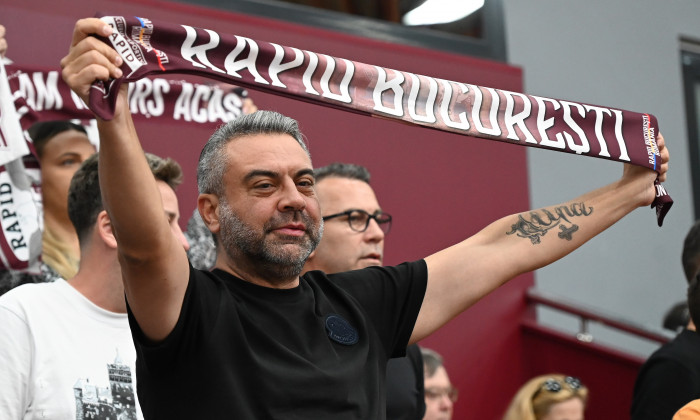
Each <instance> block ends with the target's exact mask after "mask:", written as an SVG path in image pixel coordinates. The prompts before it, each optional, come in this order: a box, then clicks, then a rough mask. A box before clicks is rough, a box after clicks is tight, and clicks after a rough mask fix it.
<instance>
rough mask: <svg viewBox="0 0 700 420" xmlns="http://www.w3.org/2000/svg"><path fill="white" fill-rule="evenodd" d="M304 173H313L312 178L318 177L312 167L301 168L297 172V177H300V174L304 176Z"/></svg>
mask: <svg viewBox="0 0 700 420" xmlns="http://www.w3.org/2000/svg"><path fill="white" fill-rule="evenodd" d="M304 175H311V178H314V179H316V177H315V176H314V170H313V169H311V168H308V169H301V170H299V171H297V173H296V177H297V178H299V177H300V176H304Z"/></svg>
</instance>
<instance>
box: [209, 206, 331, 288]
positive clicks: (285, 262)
mask: <svg viewBox="0 0 700 420" xmlns="http://www.w3.org/2000/svg"><path fill="white" fill-rule="evenodd" d="M292 220H294V221H301V222H303V223H304V225H305V226H306V234H305V235H303V236H301V237H290V238H286V239H280V238H276V237H274V236H273V235H270V232H271V231H272V230H273V229H275V228H276V227H279V226H282V225H284V224H286V223H288V222H291V221H292ZM219 223H220V225H221V229H220V230H219V240H220V242H221V245H222V246H223V249H224V251H225V252H226V255H227V256H228V257H229V258H230V260H231V261H232V262H234V263H236V262H238V263H241V262H243V263H244V264H245V265H250V268H251V269H253V270H254V271H255V273H257V274H258V275H260V276H261V277H262V278H264V279H265V280H266V281H269V282H270V283H281V282H285V281H288V280H289V279H290V278H295V277H298V276H299V274H300V273H301V271H302V269H303V268H304V264H305V263H306V260H307V258H309V255H311V253H312V252H313V250H314V249H316V247H317V246H318V243H319V242H320V241H321V235H322V234H323V220H320V221H319V222H318V223H315V222H314V221H313V220H311V218H310V217H309V215H308V214H307V213H305V212H289V213H285V214H281V215H279V216H277V217H275V218H273V219H271V220H269V221H267V222H266V223H265V225H264V226H263V229H262V231H259V230H257V229H255V228H253V227H252V226H250V225H248V224H246V223H245V222H244V221H243V220H241V218H240V217H238V215H237V214H235V213H234V211H233V209H231V207H230V206H229V205H228V202H226V201H225V200H223V199H222V200H221V201H220V202H219ZM285 244H297V245H298V247H297V249H298V250H288V249H285V247H284V245H285Z"/></svg>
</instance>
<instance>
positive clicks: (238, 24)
mask: <svg viewBox="0 0 700 420" xmlns="http://www.w3.org/2000/svg"><path fill="white" fill-rule="evenodd" d="M0 10H1V12H0V23H2V24H3V25H5V26H6V27H7V30H8V34H7V39H8V42H9V51H8V56H9V57H10V58H12V59H13V60H14V61H15V62H16V63H18V64H22V65H28V66H29V65H34V66H40V67H47V66H52V65H56V66H58V62H59V60H60V58H61V57H62V56H63V55H64V54H65V53H66V52H67V50H68V46H69V43H70V39H71V33H72V27H73V24H74V22H75V20H77V19H78V18H80V17H86V16H92V15H94V13H95V12H97V11H100V12H103V13H108V14H127V15H138V16H143V17H148V18H151V19H155V20H167V21H171V22H175V23H183V24H188V25H192V26H200V27H205V28H210V29H214V30H218V31H221V32H229V33H235V34H239V35H245V36H247V37H251V38H253V39H260V40H265V41H271V42H276V43H279V44H282V45H289V46H294V47H298V48H302V49H307V50H311V51H314V52H318V53H325V54H330V55H333V56H336V57H342V58H348V59H351V60H356V61H361V62H366V63H371V64H377V65H380V66H385V67H390V68H395V69H400V70H405V71H410V72H413V73H418V74H425V75H429V76H435V77H440V78H444V79H448V80H456V81H461V82H469V83H474V84H477V85H482V86H489V87H494V88H500V89H507V90H513V91H522V74H521V71H520V69H518V68H515V67H512V66H508V65H505V64H502V63H496V62H490V61H485V60H479V59H473V58H470V57H466V56H458V55H454V54H447V53H441V52H433V51H429V50H425V49H418V48H413V47H406V46H400V45H391V44H386V43H382V42H376V41H372V40H369V39H364V38H359V37H353V36H349V35H344V34H338V33H333V32H328V31H323V30H319V29H314V28H309V27H304V26H299V25H293V24H289V23H285V22H280V21H273V20H268V19H261V18H256V17H250V16H244V15H238V14H232V13H227V12H221V11H213V10H210V9H204V8H199V7H193V6H184V5H182V4H178V3H167V2H156V1H145V2H144V1H142V2H139V3H138V4H137V3H136V2H129V1H120V2H117V1H107V0H89V1H88V0H71V1H68V0H54V1H51V2H46V1H40V0H23V2H22V4H21V5H20V3H19V2H18V1H14V0H12V1H8V0H0ZM251 97H252V98H253V99H254V100H255V102H256V104H257V105H258V107H259V108H262V109H274V110H277V111H280V112H282V113H284V114H287V115H289V116H292V117H294V118H296V119H298V120H299V121H300V123H301V127H302V130H303V131H304V132H305V134H306V136H307V137H308V141H309V145H310V149H311V152H312V154H313V157H314V164H315V165H316V166H320V165H325V164H328V163H330V162H332V161H346V162H354V163H359V164H362V165H365V166H367V167H368V168H369V169H370V171H371V172H372V175H373V186H374V188H375V190H376V192H377V195H378V197H379V200H380V203H381V205H382V207H383V208H384V209H385V210H386V211H387V212H390V213H391V214H392V215H393V216H394V221H395V222H394V227H393V228H392V232H391V233H390V235H389V237H388V238H387V243H386V262H387V263H389V264H394V263H399V262H401V261H404V260H411V259H418V258H421V257H424V256H427V255H429V254H430V253H433V252H435V251H437V250H440V249H442V248H445V247H447V246H449V245H451V244H453V243H456V242H458V241H460V240H462V239H464V238H466V237H468V236H470V235H472V234H473V233H475V232H477V231H478V230H479V229H481V228H482V227H484V226H485V225H486V224H488V223H489V222H490V221H493V220H495V219H497V218H499V217H501V216H504V215H507V214H510V213H514V212H518V211H522V210H525V209H527V208H528V187H527V171H526V161H525V150H524V148H521V147H511V146H509V145H505V144H501V143H494V142H489V141H484V140H476V139H472V138H468V137H463V136H458V135H455V134H447V133H440V132H436V131H432V130H428V129H424V128H415V127H410V126H407V125H403V124H398V123H395V122H389V121H385V120H381V119H378V118H368V117H364V116H359V115H355V114H352V113H347V112H344V111H339V110H332V109H329V108H324V107H321V106H318V105H312V104H308V103H304V102H298V101H293V100H290V99H285V98H281V97H277V96H272V95H268V94H262V93H258V92H251ZM138 130H139V133H140V136H141V139H142V142H143V144H144V148H145V149H146V150H147V151H150V152H154V153H157V154H160V155H163V156H171V157H173V158H175V159H176V160H177V161H179V162H180V163H181V164H182V166H183V168H184V169H185V174H186V180H185V183H184V184H183V185H182V187H181V188H180V190H179V192H178V196H179V198H180V207H181V212H182V214H183V218H184V220H183V224H184V222H185V221H186V219H187V218H188V217H189V215H190V214H191V212H192V210H193V209H194V206H195V198H196V186H195V167H196V162H197V158H198V156H199V150H200V148H201V146H202V145H203V144H204V142H205V141H206V139H207V138H208V135H209V134H210V132H211V128H202V127H195V126H192V127H183V126H182V125H177V126H176V127H168V126H165V125H158V124H154V123H140V124H139V126H138ZM465 281H469V279H465ZM532 281H533V280H532V275H531V274H528V275H525V276H522V277H521V278H519V279H516V280H515V281H513V282H511V283H510V284H508V285H506V286H504V287H502V288H501V289H499V290H498V291H497V292H496V293H494V294H492V295H491V296H489V297H488V298H486V299H484V300H483V301H482V302H480V303H479V304H477V305H475V306H474V307H473V308H472V309H470V310H469V311H467V312H466V313H464V314H463V315H461V316H460V317H458V318H457V319H455V320H454V321H452V322H451V323H450V324H448V325H447V326H445V327H444V328H442V329H441V330H440V331H439V332H438V333H436V334H434V335H433V336H432V337H430V338H428V339H426V340H425V341H424V342H423V343H421V344H423V345H426V346H429V347H432V348H434V349H435V350H437V351H439V352H440V353H442V354H443V355H444V357H445V359H446V364H447V367H448V370H449V372H450V375H451V377H452V379H453V382H454V383H455V384H456V385H457V386H458V387H459V388H460V390H461V395H460V400H459V401H458V403H457V408H456V413H455V418H458V419H461V418H475V419H476V418H478V419H492V418H497V417H498V416H499V415H500V414H501V413H502V411H503V409H504V408H505V405H506V404H507V402H508V401H509V400H510V397H511V395H512V394H511V393H510V390H514V389H516V388H517V386H519V384H520V383H521V378H522V376H523V375H522V374H521V373H520V369H521V364H520V355H519V349H520V347H521V344H522V337H521V335H520V333H519V317H520V314H522V313H523V311H524V309H525V304H524V299H523V295H524V290H525V289H526V288H527V287H529V286H530V285H531V284H532Z"/></svg>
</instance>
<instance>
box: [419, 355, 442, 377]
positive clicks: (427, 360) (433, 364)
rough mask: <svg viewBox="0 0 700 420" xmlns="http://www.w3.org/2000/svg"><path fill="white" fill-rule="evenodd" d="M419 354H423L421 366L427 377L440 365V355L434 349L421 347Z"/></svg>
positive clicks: (433, 373)
mask: <svg viewBox="0 0 700 420" xmlns="http://www.w3.org/2000/svg"><path fill="white" fill-rule="evenodd" d="M420 354H421V356H423V368H424V369H425V373H426V374H427V375H426V376H427V377H428V378H430V377H432V376H433V375H435V371H437V370H438V368H439V367H440V366H442V363H443V362H442V356H440V354H439V353H438V352H436V351H435V350H431V349H428V348H424V347H421V348H420Z"/></svg>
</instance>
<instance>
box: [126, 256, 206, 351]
mask: <svg viewBox="0 0 700 420" xmlns="http://www.w3.org/2000/svg"><path fill="white" fill-rule="evenodd" d="M189 270H190V273H189V279H188V281H187V289H185V296H183V299H182V307H181V308H180V315H179V316H178V318H177V322H176V323H175V326H174V327H173V329H172V331H170V333H169V334H168V335H167V336H166V337H165V338H164V339H163V340H160V341H153V340H151V339H150V338H148V337H146V334H144V333H143V330H141V326H140V325H139V324H138V321H137V320H136V318H135V317H134V314H133V313H132V312H131V308H130V307H129V301H128V300H127V301H126V311H127V314H128V316H129V327H130V328H131V335H132V337H133V339H134V343H135V344H138V345H139V346H141V347H143V348H144V349H149V350H157V349H159V348H163V347H167V346H168V344H169V343H170V342H171V341H173V340H175V338H174V337H176V336H177V335H179V333H178V332H179V331H180V330H182V323H183V322H184V316H183V314H184V313H185V311H186V306H187V305H188V302H189V300H190V295H191V294H192V284H193V277H194V276H193V271H194V270H195V269H194V268H193V267H192V264H189Z"/></svg>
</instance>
